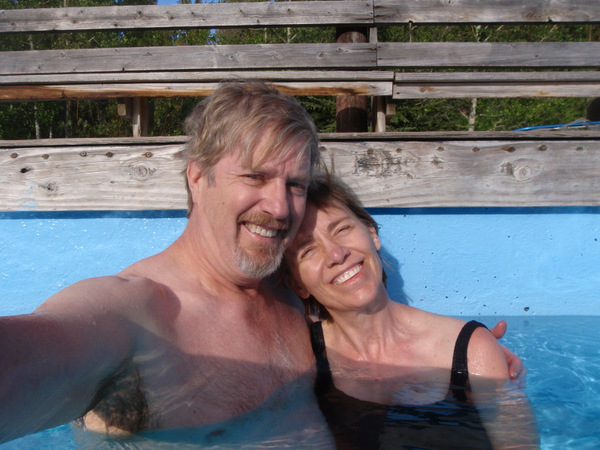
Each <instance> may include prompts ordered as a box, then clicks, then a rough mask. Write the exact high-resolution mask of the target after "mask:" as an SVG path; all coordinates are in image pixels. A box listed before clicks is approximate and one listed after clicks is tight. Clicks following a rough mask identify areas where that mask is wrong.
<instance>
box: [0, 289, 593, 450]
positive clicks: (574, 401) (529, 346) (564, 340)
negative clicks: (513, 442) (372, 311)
mask: <svg viewBox="0 0 600 450" xmlns="http://www.w3.org/2000/svg"><path fill="white" fill-rule="evenodd" d="M573 301H575V300H573ZM461 318H463V319H465V317H461ZM499 319H504V320H506V321H507V322H508V324H509V332H508V333H507V336H506V337H505V338H504V339H503V342H504V343H505V344H506V345H507V346H508V347H509V348H511V349H513V350H514V351H515V352H516V353H517V354H518V355H519V356H521V358H522V359H523V361H524V362H525V364H526V366H527V369H528V374H527V384H526V387H525V389H526V392H527V394H528V396H529V399H530V401H531V403H532V405H533V407H534V410H535V413H536V416H537V422H538V426H539V432H540V438H541V443H542V448H543V449H597V448H600V348H599V346H598V343H599V342H600V316H527V317H525V316H512V317H498V316H493V317H491V316H490V317H481V316H480V317H477V320H479V321H481V322H483V323H485V324H486V325H493V324H495V323H496V321H497V320H499ZM286 417H287V416H286ZM290 420H297V417H296V418H292V417H290ZM311 433H313V434H311ZM314 433H315V430H314V429H311V430H310V431H309V432H308V433H307V435H306V436H304V437H303V438H304V439H305V441H300V440H298V437H294V439H293V440H292V442H295V443H296V445H295V446H296V447H297V448H306V447H311V448H318V447H319V445H312V444H309V442H311V439H317V441H318V442H322V441H320V440H319V439H320V438H319V437H315V434H314ZM182 440H184V439H182ZM151 442H152V443H151V444H150V443H149V441H141V442H139V443H137V444H136V443H132V442H121V443H113V444H111V445H107V447H109V448H157V447H160V448H169V447H170V448H181V447H182V445H183V444H182V442H178V443H171V444H169V443H167V442H164V441H163V442H162V443H160V442H157V441H151ZM214 445H215V446H218V447H219V448H227V447H226V446H225V447H224V446H222V445H219V444H218V439H215V442H214ZM185 446H186V447H188V446H189V447H201V445H200V444H193V443H188V444H187V445H185ZM248 446H252V447H254V446H253V445H252V444H251V443H248ZM43 448H48V449H49V448H52V449H56V448H64V449H69V448H83V447H81V446H79V445H78V444H76V443H75V440H74V438H73V434H72V433H71V430H70V427H69V426H62V427H58V428H55V429H53V430H48V431H44V432H40V433H36V434H33V435H30V436H26V437H23V438H20V439H17V440H15V441H12V442H9V443H6V444H4V445H0V449H2V450H9V449H10V450H12V449H43ZM86 448H88V447H86ZM231 448H239V445H238V444H236V445H232V446H231ZM262 448H281V442H273V441H271V442H270V443H263V447H262Z"/></svg>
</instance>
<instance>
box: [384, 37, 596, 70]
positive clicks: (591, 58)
mask: <svg viewBox="0 0 600 450" xmlns="http://www.w3.org/2000/svg"><path fill="white" fill-rule="evenodd" d="M377 66H378V67H380V68H398V69H400V68H402V69H425V68H437V69H441V68H470V69H471V68H494V67H507V68H511V67H519V68H544V67H548V68H550V67H553V68H579V69H582V68H597V67H600V42H512V43H504V42H409V43H406V42H401V43H399V42H381V43H379V44H378V45H377Z"/></svg>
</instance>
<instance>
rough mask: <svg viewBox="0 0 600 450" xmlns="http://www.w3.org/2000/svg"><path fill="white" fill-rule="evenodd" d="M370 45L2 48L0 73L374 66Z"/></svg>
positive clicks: (363, 68)
mask: <svg viewBox="0 0 600 450" xmlns="http://www.w3.org/2000/svg"><path fill="white" fill-rule="evenodd" d="M375 52H376V49H375V45H373V44H369V43H363V44H337V43H326V44H255V45H219V46H213V45H198V46H173V47H128V48H94V49H78V50H32V51H14V52H3V53H1V54H0V60H2V65H1V66H0V74H7V75H11V74H13V75H16V74H42V73H46V74H54V73H56V74H58V73H77V72H81V73H85V72H88V73H89V72H125V71H133V72H136V71H137V72H145V71H155V70H158V71H168V70H171V71H177V70H217V69H219V70H236V69H237V70H240V69H245V68H249V69H253V70H257V69H275V68H278V69H299V68H302V69H310V68H329V69H336V68H342V69H343V68H357V69H362V70H367V69H375V68H376V59H375Z"/></svg>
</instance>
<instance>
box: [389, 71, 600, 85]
mask: <svg viewBox="0 0 600 450" xmlns="http://www.w3.org/2000/svg"><path fill="white" fill-rule="evenodd" d="M394 81H396V82H398V83H454V82H490V83H513V82H514V83H522V82H531V81H540V82H550V83H571V82H579V83H587V82H593V83H598V82H600V72H597V71H595V70H585V71H584V70H581V71H572V70H569V71H549V72H548V71H539V70H536V71H529V72H396V73H395V75H394Z"/></svg>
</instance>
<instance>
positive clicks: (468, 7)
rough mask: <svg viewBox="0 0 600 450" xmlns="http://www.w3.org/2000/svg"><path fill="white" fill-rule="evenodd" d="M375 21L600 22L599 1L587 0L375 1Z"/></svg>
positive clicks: (384, 22)
mask: <svg viewBox="0 0 600 450" xmlns="http://www.w3.org/2000/svg"><path fill="white" fill-rule="evenodd" d="M374 5H375V6H374V8H375V17H374V20H375V23H376V24H398V23H409V22H413V23H417V24H419V23H429V24H448V23H450V24H452V23H454V24H465V23H466V24H469V23H478V24H486V23H488V24H489V23H561V22H563V23H577V22H589V23H594V22H599V21H600V3H599V2H597V1H589V0H527V1H522V0H486V1H485V2H482V1H481V0H460V1H444V2H441V1H439V0H419V1H414V0H412V1H411V0H406V1H400V0H374Z"/></svg>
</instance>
